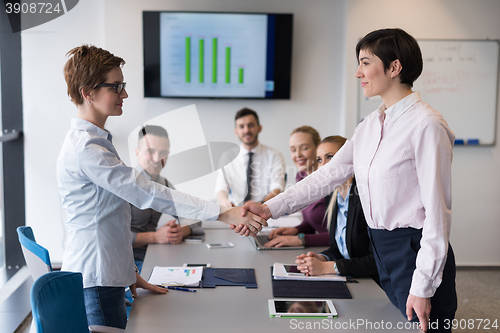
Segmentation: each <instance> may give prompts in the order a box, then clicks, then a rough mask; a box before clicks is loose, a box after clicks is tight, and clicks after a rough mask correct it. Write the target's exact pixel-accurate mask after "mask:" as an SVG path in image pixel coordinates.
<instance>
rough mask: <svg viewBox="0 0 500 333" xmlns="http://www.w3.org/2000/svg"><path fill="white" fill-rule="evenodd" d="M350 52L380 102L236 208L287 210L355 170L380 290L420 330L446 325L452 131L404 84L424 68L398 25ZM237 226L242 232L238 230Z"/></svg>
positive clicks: (451, 274)
mask: <svg viewBox="0 0 500 333" xmlns="http://www.w3.org/2000/svg"><path fill="white" fill-rule="evenodd" d="M356 56H357V57H358V61H359V67H358V69H357V71H356V74H355V75H356V77H357V78H358V79H360V81H361V87H362V88H363V92H364V95H365V96H366V97H372V96H380V97H381V98H382V101H383V104H382V105H381V106H380V107H379V108H378V110H376V111H374V112H372V113H371V114H370V115H368V116H367V117H366V118H365V119H364V120H363V122H361V123H360V124H359V125H358V127H357V128H356V130H355V132H354V135H353V137H352V138H351V140H348V141H347V142H346V143H345V145H344V146H343V147H342V148H341V149H340V150H339V152H338V153H337V154H336V155H335V156H334V157H333V158H332V160H331V161H330V162H329V163H328V164H327V165H326V166H324V167H322V168H319V169H318V170H317V171H316V172H314V173H312V174H311V175H309V176H308V177H307V178H306V179H304V180H303V181H301V182H300V183H297V184H296V185H295V186H293V187H290V188H289V189H288V190H287V191H286V192H285V193H282V194H280V195H279V196H277V197H275V198H273V199H271V200H269V201H267V202H266V203H265V204H263V205H257V204H255V203H248V204H246V205H245V206H244V208H243V209H242V211H243V212H245V211H246V210H249V211H251V212H253V213H256V214H258V215H260V216H261V217H263V218H269V217H273V218H278V217H280V216H282V215H284V214H287V213H293V212H294V211H297V210H300V209H302V208H303V207H305V206H307V205H308V204H310V203H311V202H314V201H316V200H318V198H319V197H321V196H324V195H326V194H328V193H330V192H331V191H332V190H333V189H334V188H336V187H338V186H339V185H340V184H342V183H343V182H344V181H346V180H347V179H349V178H350V177H351V176H352V174H353V173H354V174H355V175H356V181H357V185H358V189H359V196H360V199H361V203H362V206H363V210H364V212H365V218H366V222H367V224H368V226H369V233H370V237H371V240H372V243H373V248H374V253H375V259H376V261H377V268H378V271H379V275H380V283H381V285H382V287H383V288H384V291H385V292H386V294H387V296H388V297H389V299H390V300H391V302H392V303H393V304H394V305H395V306H397V307H398V308H399V309H400V311H401V312H402V313H403V315H405V316H407V318H408V320H412V319H413V320H417V319H419V320H420V324H421V326H422V329H423V330H424V331H426V330H427V329H428V328H430V329H434V328H437V329H438V330H440V331H451V328H450V326H451V325H449V323H450V322H451V321H452V320H453V318H454V316H455V312H456V309H457V296H456V290H455V272H456V268H455V258H454V255H453V250H452V248H451V246H450V245H449V236H450V228H451V161H452V149H453V144H454V140H455V134H454V133H453V131H452V130H451V129H450V128H449V127H448V124H447V123H446V121H445V120H444V118H443V116H442V115H441V114H440V113H439V112H437V111H436V110H434V109H433V108H431V107H430V106H429V105H428V104H426V103H424V102H423V101H422V100H421V99H420V94H419V93H418V92H413V91H412V89H411V88H412V86H413V82H414V81H415V80H416V79H417V78H418V76H419V75H420V73H421V72H422V67H423V65H422V63H423V62H422V55H421V52H420V48H419V46H418V43H417V41H416V40H415V38H413V37H412V36H410V35H409V34H407V33H406V32H405V31H403V30H401V29H381V30H377V31H373V32H371V33H369V34H367V35H366V36H365V37H364V38H363V39H361V40H360V41H359V43H358V44H357V46H356ZM310 189H314V193H311V190H310ZM236 230H237V231H238V230H239V231H240V233H242V234H245V228H237V229H236ZM414 312H415V313H416V316H415V314H414ZM417 317H418V318H417ZM429 320H430V325H429Z"/></svg>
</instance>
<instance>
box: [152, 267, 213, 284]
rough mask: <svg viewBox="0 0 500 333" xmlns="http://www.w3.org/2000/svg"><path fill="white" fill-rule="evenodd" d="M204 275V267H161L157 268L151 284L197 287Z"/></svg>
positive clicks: (154, 270)
mask: <svg viewBox="0 0 500 333" xmlns="http://www.w3.org/2000/svg"><path fill="white" fill-rule="evenodd" d="M202 275H203V267H202V266H195V267H160V266H155V268H153V272H152V273H151V276H150V278H149V281H148V282H149V283H151V284H155V285H160V286H161V285H163V286H189V287H197V286H199V285H200V281H201V278H202Z"/></svg>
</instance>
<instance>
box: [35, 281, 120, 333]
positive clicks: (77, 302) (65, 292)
mask: <svg viewBox="0 0 500 333" xmlns="http://www.w3.org/2000/svg"><path fill="white" fill-rule="evenodd" d="M31 310H32V313H33V320H34V321H35V325H36V328H37V331H38V333H60V332H72V333H80V332H81V333H88V332H89V330H90V331H91V332H102V333H119V332H120V333H123V332H124V331H125V330H123V329H120V328H115V327H106V326H99V325H91V326H88V322H87V315H86V313H85V301H84V298H83V279H82V274H81V273H74V272H50V273H47V274H44V275H42V276H41V277H40V278H39V279H38V280H36V281H35V283H34V284H33V287H32V288H31Z"/></svg>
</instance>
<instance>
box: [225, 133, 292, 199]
mask: <svg viewBox="0 0 500 333" xmlns="http://www.w3.org/2000/svg"><path fill="white" fill-rule="evenodd" d="M251 152H252V153H254V154H253V156H252V192H251V197H250V200H252V201H255V202H259V201H262V200H263V199H264V198H265V197H266V196H267V195H268V194H269V193H270V192H271V191H273V190H276V189H278V190H280V191H283V189H284V187H285V160H284V159H283V155H282V154H281V153H280V152H279V151H277V150H275V149H273V148H270V147H267V146H265V145H263V144H260V143H259V144H258V145H257V146H256V147H255V148H253V149H252V150H251ZM248 153H249V151H248V150H246V149H245V148H244V147H243V145H242V144H241V145H240V152H239V154H238V156H237V157H236V158H235V159H234V161H232V162H231V163H229V164H228V165H226V166H224V171H225V173H226V176H227V180H228V182H229V192H230V193H229V200H230V201H231V202H232V203H234V204H235V205H239V204H240V203H241V202H243V200H244V199H245V196H246V193H247V175H246V171H247V165H248V158H249V155H248ZM222 159H225V157H223V158H222ZM220 191H224V192H228V185H227V184H226V182H225V181H224V176H223V174H222V171H221V170H219V175H218V176H217V182H216V184H215V195H217V193H219V192H220Z"/></svg>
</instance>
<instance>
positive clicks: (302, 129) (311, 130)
mask: <svg viewBox="0 0 500 333" xmlns="http://www.w3.org/2000/svg"><path fill="white" fill-rule="evenodd" d="M299 132H300V133H307V134H310V135H311V138H312V140H313V143H314V146H316V147H318V146H319V143H320V142H321V137H320V136H319V133H318V131H316V130H315V129H314V128H312V127H311V126H301V127H297V128H296V129H294V130H293V131H292V133H290V136H292V135H294V134H295V133H299Z"/></svg>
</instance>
